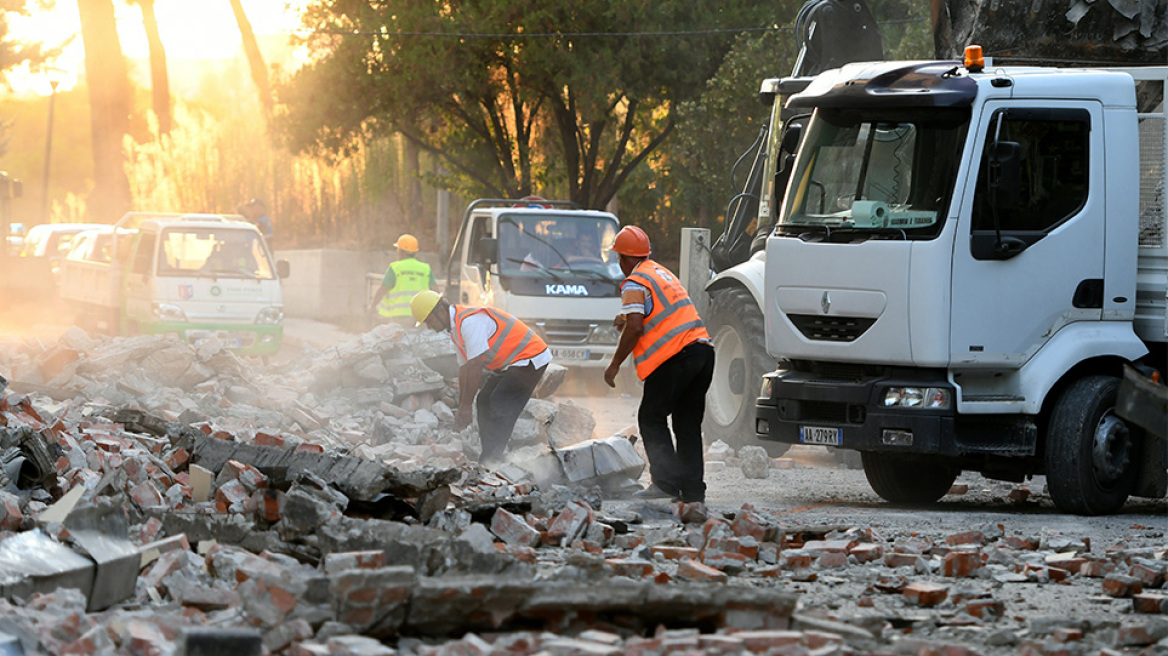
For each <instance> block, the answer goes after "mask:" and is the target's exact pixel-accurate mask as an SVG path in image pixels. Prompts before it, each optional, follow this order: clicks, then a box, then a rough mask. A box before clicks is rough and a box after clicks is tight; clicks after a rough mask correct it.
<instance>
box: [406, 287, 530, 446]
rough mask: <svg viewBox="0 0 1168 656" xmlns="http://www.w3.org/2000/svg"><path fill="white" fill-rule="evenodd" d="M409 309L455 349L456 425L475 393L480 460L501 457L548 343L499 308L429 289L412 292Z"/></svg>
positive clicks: (464, 421) (463, 421)
mask: <svg viewBox="0 0 1168 656" xmlns="http://www.w3.org/2000/svg"><path fill="white" fill-rule="evenodd" d="M410 310H411V311H412V313H413V315H414V318H415V319H417V320H418V322H419V323H424V324H426V326H427V327H428V328H430V330H433V331H434V332H439V331H442V330H446V331H449V332H450V339H451V340H453V341H454V347H455V348H456V349H457V350H458V363H459V365H460V366H459V369H458V411H457V412H456V413H455V415H454V427H455V429H456V430H462V429H464V428H466V427H467V426H468V425H470V418H471V416H470V410H471V404H472V403H474V402H475V397H476V395H477V397H478V420H479V439H480V440H481V441H482V449H483V450H482V455H481V456H480V457H479V462H481V463H482V464H484V465H494V464H498V463H500V462H502V460H503V452H504V451H506V450H507V441H508V440H510V439H511V431H512V430H514V429H515V421H516V420H517V419H519V413H521V412H523V407H524V406H526V405H527V402H528V401H529V400H530V399H531V395H532V393H533V392H534V391H535V387H536V385H538V384H539V379H540V378H542V377H543V372H544V370H545V369H547V365H548V363H549V362H551V360H552V356H551V352H550V351H548V347H547V344H545V343H544V341H543V340H542V339H540V337H539V335H537V334H536V333H535V331H534V330H532V329H531V328H528V327H527V324H525V323H523V322H522V321H520V320H519V319H516V318H515V317H513V316H511V315H510V314H507V313H506V312H504V311H502V310H496V309H495V308H488V307H468V306H464V305H451V304H450V302H449V301H447V300H446V299H444V298H442V297H441V296H439V295H438V294H437V293H436V292H433V291H430V290H427V291H423V292H419V293H418V294H417V295H415V296H414V298H413V300H412V301H411V302H410Z"/></svg>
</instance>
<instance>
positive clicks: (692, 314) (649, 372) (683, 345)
mask: <svg viewBox="0 0 1168 656" xmlns="http://www.w3.org/2000/svg"><path fill="white" fill-rule="evenodd" d="M612 250H613V251H614V252H616V253H617V254H618V255H620V268H621V271H622V272H624V274H625V281H624V283H622V284H621V313H620V315H618V316H617V318H616V320H615V321H614V322H613V325H615V326H617V327H618V328H620V329H621V337H620V342H619V343H618V344H617V347H616V352H615V353H613V354H612V362H611V363H610V364H609V365H608V368H607V369H605V370H604V382H606V383H608V386H609V387H616V382H615V381H616V375H617V373H619V372H620V366H621V363H622V362H624V360H625V358H626V357H628V355H629V354H630V353H632V355H633V361H634V362H635V363H636V365H637V377H638V378H640V379H641V380H643V381H645V386H644V391H643V393H642V396H641V406H640V408H639V409H638V410H637V424H638V426H639V428H640V430H641V437H642V439H644V441H645V454H646V455H647V456H649V475H650V476H651V477H652V479H653V483H652V485H650V487H649V488H648V489H646V490H642V491H641V492H638V493H637V494H636V496H639V497H642V498H673V499H677V500H680V501H684V502H686V503H694V502H700V503H704V502H705V499H706V484H705V482H704V480H703V475H704V471H703V462H702V417H703V416H704V415H705V410H706V390H707V389H709V387H710V380H711V378H713V375H714V347H713V345H712V344H711V343H710V335H709V334H708V333H707V332H706V327H705V325H704V324H703V323H702V319H701V317H699V316H698V312H697V309H696V308H694V305H693V302H691V301H690V298H689V294H687V293H686V291H685V288H684V287H682V286H681V282H680V281H678V279H677V276H675V275H673V273H672V272H670V271H669V269H666V268H665V267H664V266H662V265H660V264H658V263H657V262H654V261H653V260H651V259H649V254H650V252H651V249H650V245H649V237H648V236H647V235H646V234H645V232H644V231H643V230H641V229H640V228H638V227H636V226H625V227H624V228H621V231H620V232H618V233H617V235H616V240H615V241H614V242H613V245H612ZM670 417H672V418H673V434H670V431H669V418H670ZM675 442H676V443H675Z"/></svg>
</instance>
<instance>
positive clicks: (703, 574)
mask: <svg viewBox="0 0 1168 656" xmlns="http://www.w3.org/2000/svg"><path fill="white" fill-rule="evenodd" d="M677 578H679V579H684V580H686V581H705V582H711V583H725V582H726V580H727V579H728V578H729V577H728V576H727V575H726V573H725V572H721V571H719V570H716V569H714V568H713V567H710V566H708V565H703V564H702V563H699V562H698V561H696V560H692V559H686V560H683V561H681V562H680V563H678V565H677Z"/></svg>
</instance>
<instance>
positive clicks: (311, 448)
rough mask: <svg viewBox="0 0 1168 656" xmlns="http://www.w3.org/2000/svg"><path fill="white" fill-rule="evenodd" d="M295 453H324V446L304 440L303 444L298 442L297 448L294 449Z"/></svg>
mask: <svg viewBox="0 0 1168 656" xmlns="http://www.w3.org/2000/svg"><path fill="white" fill-rule="evenodd" d="M293 453H324V447H323V446H321V445H319V444H310V443H308V442H304V443H303V444H297V445H296V448H295V449H293Z"/></svg>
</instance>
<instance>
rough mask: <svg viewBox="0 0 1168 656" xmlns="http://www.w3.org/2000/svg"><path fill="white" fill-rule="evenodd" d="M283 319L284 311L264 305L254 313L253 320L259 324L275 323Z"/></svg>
mask: <svg viewBox="0 0 1168 656" xmlns="http://www.w3.org/2000/svg"><path fill="white" fill-rule="evenodd" d="M283 320H284V311H283V310H281V309H280V308H278V307H266V308H264V309H262V310H260V313H259V314H257V315H256V319H255V322H256V323H260V324H267V325H275V324H278V323H280V322H281V321H283Z"/></svg>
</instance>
